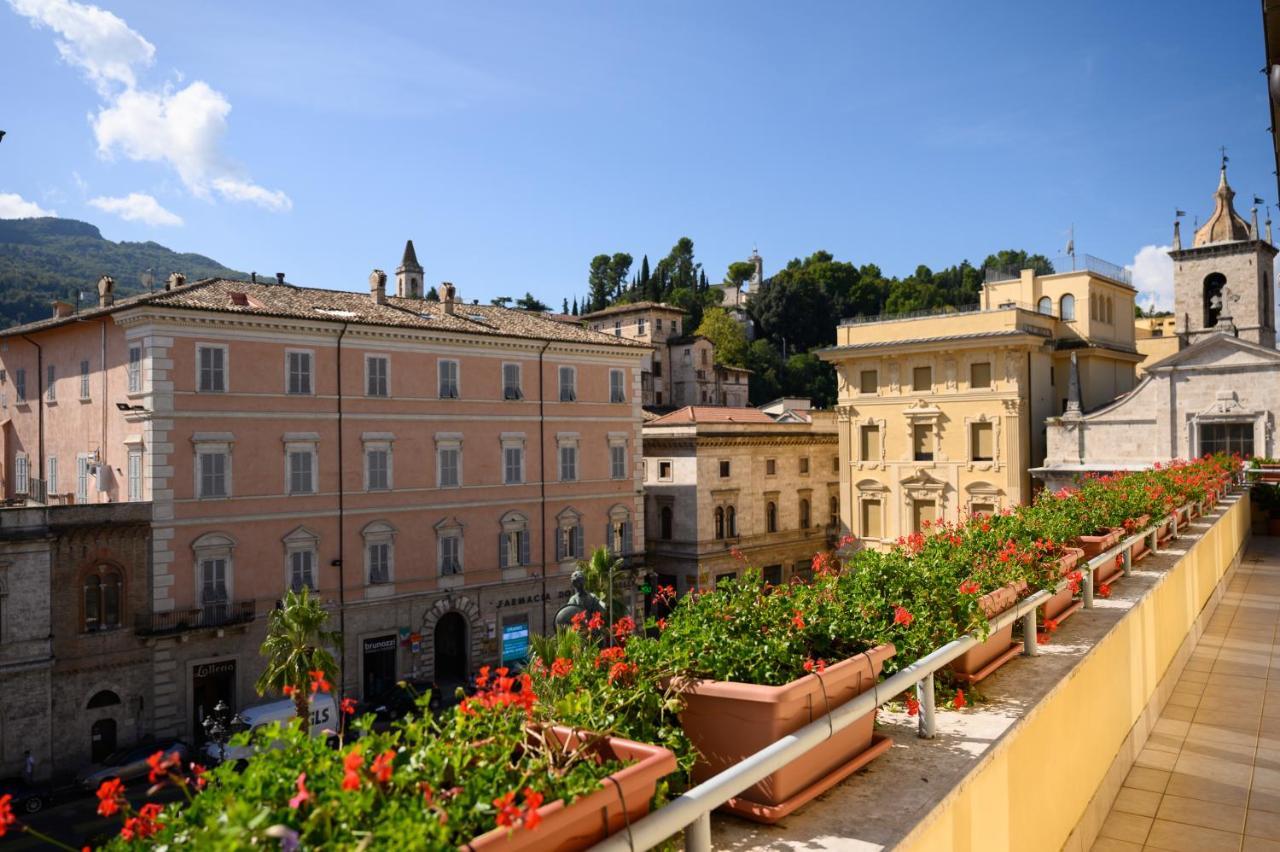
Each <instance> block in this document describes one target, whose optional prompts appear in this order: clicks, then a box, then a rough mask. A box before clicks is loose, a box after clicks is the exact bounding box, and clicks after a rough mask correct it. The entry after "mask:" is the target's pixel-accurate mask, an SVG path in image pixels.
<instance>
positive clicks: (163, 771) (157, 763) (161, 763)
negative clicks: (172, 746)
mask: <svg viewBox="0 0 1280 852" xmlns="http://www.w3.org/2000/svg"><path fill="white" fill-rule="evenodd" d="M181 762H182V761H181V759H180V758H179V757H178V754H177V752H173V753H170V754H165V752H164V750H163V749H161V750H160V751H158V752H156V753H155V754H153V755H151V756H150V757H148V758H147V766H150V767H151V773H150V774H149V775H148V776H147V779H148V780H149V781H150V782H151V783H152V784H154V783H156V782H157V781H160V780H161V779H163V778H164V777H165V776H167V775H168V774H169V770H171V769H173V768H174V767H176V766H177V765H178V764H179V763H181Z"/></svg>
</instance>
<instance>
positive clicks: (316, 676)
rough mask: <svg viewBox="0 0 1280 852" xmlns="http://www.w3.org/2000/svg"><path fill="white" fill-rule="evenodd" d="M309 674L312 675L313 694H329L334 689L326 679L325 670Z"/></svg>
mask: <svg viewBox="0 0 1280 852" xmlns="http://www.w3.org/2000/svg"><path fill="white" fill-rule="evenodd" d="M307 674H309V675H311V692H312V694H315V693H317V692H328V691H329V690H331V689H333V685H332V684H330V683H329V681H328V679H327V678H325V676H324V670H323V669H315V670H314V671H310V672H307Z"/></svg>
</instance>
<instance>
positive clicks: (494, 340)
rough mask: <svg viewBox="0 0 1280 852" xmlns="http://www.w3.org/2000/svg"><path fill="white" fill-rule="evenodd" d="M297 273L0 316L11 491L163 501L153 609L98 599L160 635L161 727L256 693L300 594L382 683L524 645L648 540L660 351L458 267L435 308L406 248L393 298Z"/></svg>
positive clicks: (91, 499) (10, 496) (356, 674)
mask: <svg viewBox="0 0 1280 852" xmlns="http://www.w3.org/2000/svg"><path fill="white" fill-rule="evenodd" d="M279 278H280V280H279V281H270V282H267V281H260V280H256V278H255V280H254V281H231V280H207V281H199V282H195V283H191V284H187V283H185V282H184V281H183V280H182V279H181V276H171V278H170V281H169V283H168V284H167V285H166V287H165V289H164V290H163V291H160V292H156V293H153V294H146V295H141V296H135V297H132V298H128V299H121V300H119V301H115V300H113V298H112V295H111V292H110V283H109V282H106V281H104V282H103V283H102V284H101V285H100V288H99V289H100V300H99V306H98V307H96V308H93V309H88V310H82V311H80V312H79V313H73V312H71V311H70V310H69V308H67V307H65V306H64V307H60V308H57V312H56V314H55V316H53V317H51V318H50V319H48V320H45V321H42V322H38V323H33V324H30V325H28V326H25V327H20V328H13V329H7V330H4V331H3V332H0V370H3V372H2V373H0V403H2V407H0V463H2V464H3V476H2V477H0V481H3V484H4V495H5V498H6V500H8V501H11V502H33V501H34V502H47V503H49V504H52V505H58V504H62V503H68V502H70V503H85V502H88V503H101V502H122V501H149V502H150V503H151V505H152V542H153V544H152V553H151V566H150V571H149V576H147V577H146V578H145V582H146V583H147V584H148V587H149V588H148V594H147V595H146V597H145V600H147V601H149V606H147V607H145V608H142V609H141V611H137V610H135V611H130V607H129V606H128V604H127V603H126V601H129V600H132V599H133V598H132V597H131V596H130V595H128V594H117V595H116V596H115V597H114V598H113V599H112V601H106V600H105V599H104V598H102V597H101V594H102V593H101V592H96V591H95V592H93V593H92V594H94V595H97V597H94V598H93V600H92V601H91V602H89V603H86V604H85V606H86V607H93V608H96V609H95V612H97V613H98V614H97V615H96V616H95V617H96V618H97V619H98V621H97V622H95V623H94V624H93V625H92V626H91V628H90V627H88V626H86V627H85V629H95V630H97V629H104V628H111V629H117V628H118V629H120V630H124V631H130V632H133V633H134V634H135V635H136V636H137V638H138V641H139V642H141V643H144V644H146V645H147V646H148V647H150V648H151V649H152V651H153V669H154V690H153V695H152V696H151V697H150V698H149V699H148V703H149V705H150V707H151V710H150V713H149V716H150V722H151V729H152V730H153V731H154V732H155V733H157V734H188V735H190V734H194V733H195V729H196V727H197V726H198V722H199V720H200V719H201V718H202V717H203V715H204V714H206V713H207V712H208V710H209V708H211V707H212V706H213V704H214V702H216V701H217V700H218V699H224V700H226V701H227V702H228V703H229V704H230V705H231V706H232V707H237V706H243V705H245V704H247V703H249V702H251V701H252V700H254V699H255V698H256V696H255V695H254V693H253V691H252V685H253V681H254V679H255V678H256V676H257V674H258V672H259V671H260V665H261V663H260V660H259V658H258V645H259V643H260V641H261V634H262V629H263V622H264V618H263V615H264V613H266V612H267V611H268V610H269V609H270V608H271V607H273V606H274V605H275V604H276V602H277V601H278V600H279V599H280V598H281V597H282V595H283V594H284V591H285V590H286V589H288V588H291V587H298V586H300V585H303V584H306V585H310V586H312V587H313V588H315V589H316V590H317V591H318V592H319V593H320V594H321V596H322V597H324V598H325V599H326V600H328V601H331V602H333V603H334V604H335V605H336V606H335V613H336V616H335V620H336V621H340V623H341V626H342V628H343V630H344V635H345V637H346V638H345V648H344V649H343V658H344V661H345V666H344V672H345V674H344V681H345V689H346V691H347V692H348V693H354V694H369V693H373V692H376V691H378V690H380V689H382V688H384V687H385V686H386V685H388V684H389V683H391V682H394V681H395V680H396V679H398V678H405V677H422V678H426V679H436V680H439V681H442V682H444V681H451V680H459V679H461V678H462V677H463V676H464V675H465V674H466V673H467V672H468V670H470V669H473V668H474V667H475V666H476V665H478V664H481V663H484V662H494V661H498V660H502V659H514V658H517V657H519V656H521V655H522V654H523V652H524V647H525V646H526V644H527V636H528V633H529V632H530V631H533V632H538V631H540V630H542V629H543V628H544V627H546V626H548V625H550V624H551V619H553V618H554V615H555V612H556V610H557V609H558V607H559V606H560V603H561V602H563V600H564V598H566V597H567V595H568V593H569V591H568V578H569V574H570V573H571V571H572V569H573V564H574V561H575V560H576V559H577V558H579V557H582V556H585V555H587V554H589V553H590V551H591V550H592V549H594V548H595V547H598V546H600V545H607V546H609V547H610V548H611V549H613V550H615V551H617V552H619V553H625V554H632V553H635V552H636V551H638V550H640V549H642V546H643V545H642V542H643V540H642V538H640V537H639V535H638V534H637V531H642V530H643V529H644V527H643V517H642V512H643V500H642V497H641V482H640V469H641V453H640V423H641V395H640V373H641V364H642V362H643V360H644V357H645V356H646V355H647V354H648V353H649V351H650V350H649V347H647V346H645V345H643V344H640V343H637V342H635V341H631V340H627V339H619V338H616V337H614V336H612V335H606V334H600V333H596V332H593V331H590V330H588V329H585V328H580V327H574V326H569V325H565V324H562V323H557V322H554V321H551V320H549V319H545V318H543V317H541V316H536V315H531V314H528V313H525V312H521V311H513V310H507V309H503V308H498V307H491V306H480V305H474V304H465V303H464V302H462V301H461V300H460V299H459V298H458V297H457V294H456V293H455V291H454V288H453V286H452V285H449V284H445V285H442V287H441V296H442V301H427V300H425V299H424V298H423V290H424V286H423V278H422V268H421V266H420V265H419V264H418V262H417V259H416V257H415V256H414V254H413V249H412V244H411V243H410V244H409V245H408V246H407V247H406V252H405V257H404V261H403V263H402V265H401V266H400V268H399V269H398V270H397V271H396V275H395V284H394V291H393V292H387V286H386V276H385V275H383V274H381V273H378V272H377V271H375V273H374V274H373V275H371V276H370V289H369V291H368V292H364V293H356V292H348V291H331V290H318V289H309V288H303V287H296V286H293V285H290V284H285V283H283V276H280V277H279ZM137 581H141V578H139V580H136V581H135V582H137ZM75 593H76V594H80V590H76V592H75ZM83 594H84V596H85V600H86V601H88V600H89V596H90V594H91V592H90V591H89V590H88V587H87V586H86V587H85V590H84V591H83ZM108 604H110V606H111V607H112V610H111V612H110V613H109V614H108V613H107V608H108ZM103 619H109V620H110V621H111V624H104V623H103ZM81 623H82V626H84V622H83V620H82V622H81Z"/></svg>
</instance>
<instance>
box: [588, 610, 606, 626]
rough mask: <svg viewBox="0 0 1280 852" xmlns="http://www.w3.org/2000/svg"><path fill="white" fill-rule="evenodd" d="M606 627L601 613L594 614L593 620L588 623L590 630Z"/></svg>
mask: <svg viewBox="0 0 1280 852" xmlns="http://www.w3.org/2000/svg"><path fill="white" fill-rule="evenodd" d="M601 627H604V616H603V615H601V614H600V613H598V612H597V613H593V614H592V616H591V620H590V621H588V622H587V628H588V629H590V630H599V629H600V628H601Z"/></svg>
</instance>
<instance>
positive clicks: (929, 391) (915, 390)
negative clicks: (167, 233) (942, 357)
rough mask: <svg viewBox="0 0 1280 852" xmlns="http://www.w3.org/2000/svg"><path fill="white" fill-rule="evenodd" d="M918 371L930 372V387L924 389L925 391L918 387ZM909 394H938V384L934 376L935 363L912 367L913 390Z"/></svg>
mask: <svg viewBox="0 0 1280 852" xmlns="http://www.w3.org/2000/svg"><path fill="white" fill-rule="evenodd" d="M917 370H928V371H929V386H928V387H926V388H924V389H920V388H917V387H916V371H917ZM909 392H910V393H919V394H926V395H929V394H934V393H936V392H937V382H936V381H935V377H934V375H933V363H932V362H930V363H928V364H912V365H911V390H910V391H909Z"/></svg>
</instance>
